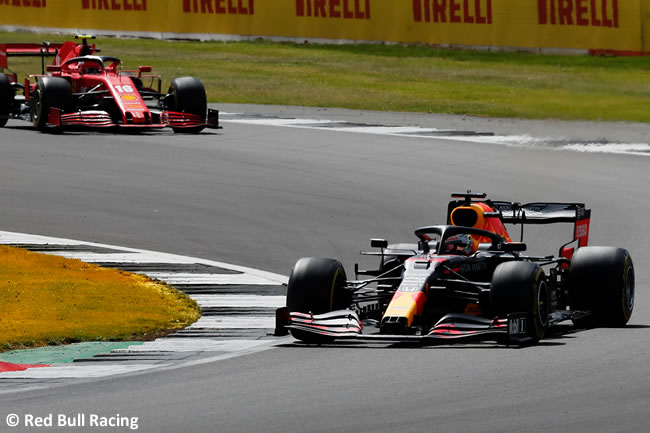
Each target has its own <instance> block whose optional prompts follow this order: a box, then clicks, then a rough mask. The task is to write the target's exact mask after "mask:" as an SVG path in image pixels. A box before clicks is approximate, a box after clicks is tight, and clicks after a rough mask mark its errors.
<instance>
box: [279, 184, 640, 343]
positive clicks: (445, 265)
mask: <svg viewBox="0 0 650 433" xmlns="http://www.w3.org/2000/svg"><path fill="white" fill-rule="evenodd" d="M590 215H591V211H590V209H586V208H585V205H584V204H581V203H528V204H520V203H513V202H505V201H491V200H487V199H486V195H485V194H472V193H471V192H468V193H466V194H465V193H462V194H452V201H451V202H450V203H449V206H448V212H447V224H446V225H435V226H428V227H422V228H418V229H417V230H415V236H416V237H417V243H406V244H389V243H388V242H387V241H386V240H384V239H372V240H371V246H372V247H374V248H377V249H378V251H377V250H375V251H369V252H362V253H361V254H364V255H374V256H377V257H378V258H379V267H378V269H377V270H359V266H358V265H356V266H355V274H356V276H355V278H356V279H355V280H348V279H347V277H346V273H345V270H344V269H343V266H342V265H341V263H340V262H339V261H337V260H332V259H326V258H317V257H309V258H302V259H300V260H298V262H297V263H296V265H295V267H294V268H293V270H292V272H291V276H290V278H289V283H288V287H287V306H286V307H283V308H280V309H278V310H277V314H276V335H286V334H288V333H289V332H290V333H291V334H292V335H293V336H294V337H295V338H296V339H298V340H301V341H302V342H304V343H315V344H322V343H331V342H337V341H342V340H361V341H388V342H391V341H396V342H414V343H418V344H432V345H433V344H449V343H454V342H468V341H484V340H485V341H496V342H497V343H502V344H514V345H526V344H535V343H537V342H538V341H539V340H540V339H541V338H543V337H544V334H545V332H546V331H547V330H548V329H549V328H550V327H551V326H553V325H555V324H557V323H559V322H562V321H565V320H572V321H573V322H574V323H575V324H576V325H578V326H580V327H591V326H623V325H625V324H626V323H627V321H628V320H629V319H630V316H631V314H632V309H633V307H634V290H635V288H634V265H633V264H632V258H631V257H630V254H629V252H628V251H627V250H625V249H622V248H614V247H593V246H587V245H588V239H589V224H590ZM508 223H509V224H519V225H521V227H522V229H521V230H522V232H521V233H522V239H521V240H520V242H513V241H512V239H511V238H510V235H509V234H508V231H507V230H506V228H505V224H508ZM550 223H572V224H573V225H574V230H573V239H572V240H571V241H570V242H567V243H566V244H564V245H562V246H561V247H560V249H559V254H558V255H557V256H553V255H550V256H531V255H525V254H524V251H526V244H525V243H523V226H524V225H527V224H550ZM359 275H362V276H364V279H359Z"/></svg>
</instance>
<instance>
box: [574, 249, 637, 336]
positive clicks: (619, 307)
mask: <svg viewBox="0 0 650 433" xmlns="http://www.w3.org/2000/svg"><path fill="white" fill-rule="evenodd" d="M569 290H570V296H571V298H570V301H571V309H572V310H587V311H591V313H592V314H591V316H587V317H585V318H583V319H578V320H575V321H574V323H575V324H576V325H577V326H583V327H593V326H613V327H618V326H625V324H626V323H627V322H628V321H629V320H630V317H631V316H632V310H633V309H634V295H635V294H634V290H635V288H634V264H633V263H632V257H631V256H630V253H629V252H628V251H627V250H625V249H623V248H615V247H582V248H578V250H577V251H576V252H575V254H574V255H573V258H572V259H571V267H570V268H569Z"/></svg>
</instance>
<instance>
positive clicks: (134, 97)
mask: <svg viewBox="0 0 650 433" xmlns="http://www.w3.org/2000/svg"><path fill="white" fill-rule="evenodd" d="M120 98H122V99H124V100H125V101H137V100H138V97H137V96H135V95H132V94H128V95H120Z"/></svg>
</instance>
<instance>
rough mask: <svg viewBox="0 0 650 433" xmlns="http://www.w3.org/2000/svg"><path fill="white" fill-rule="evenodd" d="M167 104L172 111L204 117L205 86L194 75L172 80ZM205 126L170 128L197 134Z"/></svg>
mask: <svg viewBox="0 0 650 433" xmlns="http://www.w3.org/2000/svg"><path fill="white" fill-rule="evenodd" d="M168 93H169V95H170V98H169V99H168V100H169V106H168V108H169V109H170V110H172V111H178V112H182V113H188V114H194V115H197V116H201V118H202V119H205V115H206V113H207V111H208V102H207V97H206V94H205V87H203V83H202V82H201V80H199V79H198V78H195V77H181V78H175V79H174V80H172V82H171V85H170V86H169V92H168ZM204 128H205V126H195V127H191V128H172V130H173V131H174V132H176V133H186V134H198V133H199V132H201V131H203V129H204Z"/></svg>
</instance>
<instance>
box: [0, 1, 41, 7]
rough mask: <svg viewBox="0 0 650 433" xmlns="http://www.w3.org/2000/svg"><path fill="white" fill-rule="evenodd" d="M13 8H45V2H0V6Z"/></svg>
mask: <svg viewBox="0 0 650 433" xmlns="http://www.w3.org/2000/svg"><path fill="white" fill-rule="evenodd" d="M2 5H6V6H15V7H24V8H45V7H47V1H46V0H0V6H2Z"/></svg>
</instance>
